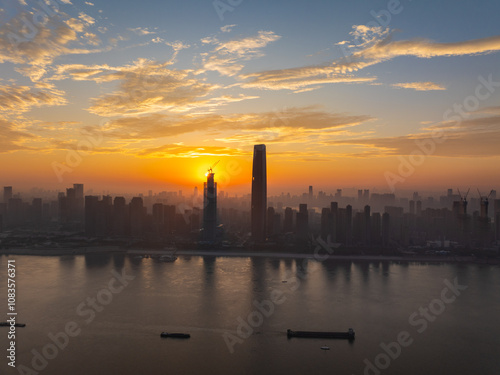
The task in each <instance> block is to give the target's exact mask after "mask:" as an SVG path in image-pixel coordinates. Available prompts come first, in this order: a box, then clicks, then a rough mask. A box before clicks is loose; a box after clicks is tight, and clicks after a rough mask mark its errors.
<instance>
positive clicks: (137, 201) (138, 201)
mask: <svg viewBox="0 0 500 375" xmlns="http://www.w3.org/2000/svg"><path fill="white" fill-rule="evenodd" d="M145 208H146V207H144V205H143V200H142V198H141V197H133V198H132V200H131V201H130V203H129V212H130V234H131V235H132V237H141V236H142V234H143V229H144V219H145V216H146V215H145Z"/></svg>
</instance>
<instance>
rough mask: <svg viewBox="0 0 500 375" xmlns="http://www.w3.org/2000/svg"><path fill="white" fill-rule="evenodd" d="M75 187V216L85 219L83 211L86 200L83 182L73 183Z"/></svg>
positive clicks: (78, 218)
mask: <svg viewBox="0 0 500 375" xmlns="http://www.w3.org/2000/svg"><path fill="white" fill-rule="evenodd" d="M73 189H74V190H75V200H76V203H75V210H76V212H75V216H76V219H77V220H80V221H82V220H83V212H84V206H85V200H84V197H83V184H73Z"/></svg>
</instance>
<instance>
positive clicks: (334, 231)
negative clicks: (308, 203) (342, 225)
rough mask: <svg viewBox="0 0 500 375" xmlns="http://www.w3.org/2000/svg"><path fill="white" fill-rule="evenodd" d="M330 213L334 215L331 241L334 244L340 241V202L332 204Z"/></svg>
mask: <svg viewBox="0 0 500 375" xmlns="http://www.w3.org/2000/svg"><path fill="white" fill-rule="evenodd" d="M330 212H331V214H332V228H331V234H330V239H331V241H332V242H337V241H338V225H339V204H338V202H330Z"/></svg>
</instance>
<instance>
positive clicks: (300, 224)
mask: <svg viewBox="0 0 500 375" xmlns="http://www.w3.org/2000/svg"><path fill="white" fill-rule="evenodd" d="M296 224H297V238H298V239H300V240H307V238H308V233H309V212H308V211H307V204H305V203H301V204H299V212H297V220H296Z"/></svg>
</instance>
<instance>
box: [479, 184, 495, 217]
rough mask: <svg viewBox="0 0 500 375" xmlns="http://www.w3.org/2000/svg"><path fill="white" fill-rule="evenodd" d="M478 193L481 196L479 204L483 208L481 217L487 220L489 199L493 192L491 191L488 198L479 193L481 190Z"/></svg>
mask: <svg viewBox="0 0 500 375" xmlns="http://www.w3.org/2000/svg"><path fill="white" fill-rule="evenodd" d="M477 193H478V194H479V202H480V203H479V204H480V207H481V217H483V218H486V217H488V199H489V197H490V196H491V194H493V190H491V191H490V193H489V194H488V196H483V195H481V192H480V191H479V189H477Z"/></svg>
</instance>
